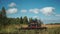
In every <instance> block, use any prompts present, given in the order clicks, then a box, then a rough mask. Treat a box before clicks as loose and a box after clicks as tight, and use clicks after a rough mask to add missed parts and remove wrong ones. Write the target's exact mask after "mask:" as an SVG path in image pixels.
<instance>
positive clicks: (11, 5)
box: [0, 0, 60, 23]
mask: <svg viewBox="0 0 60 34" xmlns="http://www.w3.org/2000/svg"><path fill="white" fill-rule="evenodd" d="M59 3H60V0H0V10H1V8H2V7H3V6H4V7H5V8H6V12H7V17H11V18H14V17H15V18H16V17H21V16H23V17H24V16H27V17H28V18H30V17H32V18H37V19H41V20H42V21H43V22H44V23H50V22H51V23H52V22H53V23H55V22H60V4H59Z"/></svg>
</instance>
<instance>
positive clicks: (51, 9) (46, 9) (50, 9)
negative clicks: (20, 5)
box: [40, 7, 55, 15]
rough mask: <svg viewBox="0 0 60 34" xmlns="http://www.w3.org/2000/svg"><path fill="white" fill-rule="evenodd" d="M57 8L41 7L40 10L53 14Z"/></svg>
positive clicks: (46, 13)
mask: <svg viewBox="0 0 60 34" xmlns="http://www.w3.org/2000/svg"><path fill="white" fill-rule="evenodd" d="M54 10H55V8H54V7H44V8H42V9H40V12H42V13H43V14H45V15H51V14H53V13H54Z"/></svg>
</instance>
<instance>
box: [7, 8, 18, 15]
mask: <svg viewBox="0 0 60 34" xmlns="http://www.w3.org/2000/svg"><path fill="white" fill-rule="evenodd" d="M17 11H18V9H17V8H10V9H8V10H7V13H8V14H12V13H16V12H17Z"/></svg>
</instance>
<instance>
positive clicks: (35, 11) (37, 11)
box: [29, 8, 39, 14]
mask: <svg viewBox="0 0 60 34" xmlns="http://www.w3.org/2000/svg"><path fill="white" fill-rule="evenodd" d="M29 12H32V13H35V14H38V13H39V9H37V8H35V9H30V10H29Z"/></svg>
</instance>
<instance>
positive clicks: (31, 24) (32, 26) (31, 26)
mask: <svg viewBox="0 0 60 34" xmlns="http://www.w3.org/2000/svg"><path fill="white" fill-rule="evenodd" d="M29 27H30V28H38V27H39V25H38V22H37V21H35V20H33V21H32V22H31V23H29Z"/></svg>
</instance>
